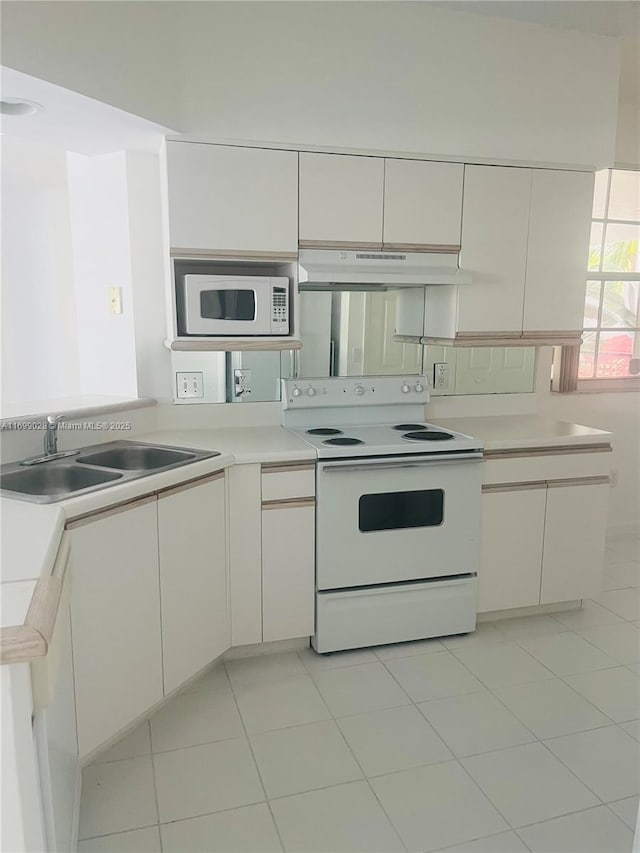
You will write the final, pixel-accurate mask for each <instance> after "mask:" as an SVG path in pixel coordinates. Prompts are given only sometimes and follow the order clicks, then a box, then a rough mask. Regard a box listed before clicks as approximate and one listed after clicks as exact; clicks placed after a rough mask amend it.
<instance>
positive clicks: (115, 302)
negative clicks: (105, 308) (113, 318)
mask: <svg viewBox="0 0 640 853" xmlns="http://www.w3.org/2000/svg"><path fill="white" fill-rule="evenodd" d="M107 291H108V294H109V313H110V314H116V315H117V314H122V288H121V287H108V288H107Z"/></svg>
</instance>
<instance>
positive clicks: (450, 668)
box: [386, 649, 484, 702]
mask: <svg viewBox="0 0 640 853" xmlns="http://www.w3.org/2000/svg"><path fill="white" fill-rule="evenodd" d="M456 651H457V650H456ZM482 651H484V649H483V650H482ZM386 665H387V668H388V669H389V671H390V672H391V673H393V675H394V677H395V678H396V679H397V680H398V681H399V682H400V684H401V685H402V687H403V688H404V689H405V690H406V691H407V693H408V694H409V696H410V697H411V698H412V699H413V701H414V702H426V701H427V700H429V699H441V698H444V697H445V696H456V695H459V694H462V693H473V692H475V691H476V690H483V689H484V687H483V685H482V684H481V683H480V682H479V681H478V679H477V678H475V677H474V676H473V675H471V673H470V672H469V670H468V669H466V668H465V667H464V666H463V665H462V664H461V663H460V661H459V660H458V659H457V658H456V657H455V656H454V655H453V653H452V652H449V651H443V652H434V653H433V654H428V655H416V656H415V657H409V658H400V659H398V660H390V661H387V664H386Z"/></svg>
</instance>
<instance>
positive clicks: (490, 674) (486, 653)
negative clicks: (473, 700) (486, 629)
mask: <svg viewBox="0 0 640 853" xmlns="http://www.w3.org/2000/svg"><path fill="white" fill-rule="evenodd" d="M453 653H454V654H455V655H456V657H457V658H459V659H460V660H461V661H462V663H463V664H464V665H465V666H466V667H467V668H468V669H470V670H471V672H473V674H474V675H476V676H477V677H478V678H479V679H480V681H482V682H483V684H485V685H486V686H487V687H506V686H507V685H509V684H526V683H527V682H529V681H542V680H544V679H545V678H553V673H552V672H550V671H549V670H548V669H547V668H546V667H544V666H542V664H541V663H539V662H538V661H537V660H536V659H535V658H534V657H532V656H531V655H530V654H529V653H528V652H525V650H524V649H521V648H520V646H518V645H516V643H512V642H509V643H503V644H502V645H500V646H491V647H489V648H483V649H479V648H476V649H455V651H454V652H453Z"/></svg>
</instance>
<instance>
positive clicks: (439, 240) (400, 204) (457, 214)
mask: <svg viewBox="0 0 640 853" xmlns="http://www.w3.org/2000/svg"><path fill="white" fill-rule="evenodd" d="M384 162H385V173H384V227H383V232H382V242H383V245H384V247H385V248H389V249H392V248H394V247H396V248H398V249H405V250H407V251H411V250H412V249H414V250H416V249H417V250H420V249H423V248H425V247H427V246H428V247H430V248H432V249H433V250H437V249H439V250H440V251H454V252H455V251H458V249H459V246H460V222H461V219H462V181H463V175H464V168H465V167H464V166H463V165H462V164H461V163H438V162H429V161H425V160H399V159H386V160H385V161H384Z"/></svg>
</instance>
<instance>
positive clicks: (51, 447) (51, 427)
mask: <svg viewBox="0 0 640 853" xmlns="http://www.w3.org/2000/svg"><path fill="white" fill-rule="evenodd" d="M61 420H62V415H47V421H46V424H47V425H46V428H45V434H44V452H45V456H53V455H54V454H56V453H57V452H58V424H59V423H60V421H61Z"/></svg>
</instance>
